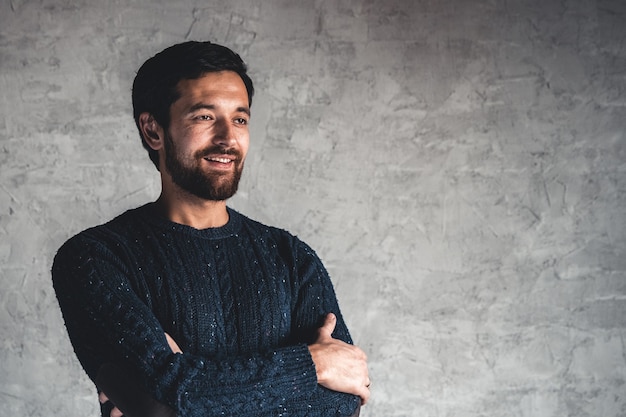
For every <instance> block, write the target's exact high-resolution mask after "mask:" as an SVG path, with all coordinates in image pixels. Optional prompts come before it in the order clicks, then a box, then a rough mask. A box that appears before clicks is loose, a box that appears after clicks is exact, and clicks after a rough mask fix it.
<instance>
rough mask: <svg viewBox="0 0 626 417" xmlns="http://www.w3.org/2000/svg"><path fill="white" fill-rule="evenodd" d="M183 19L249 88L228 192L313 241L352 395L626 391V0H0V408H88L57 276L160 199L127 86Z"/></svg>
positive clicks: (179, 35) (525, 400)
mask: <svg viewBox="0 0 626 417" xmlns="http://www.w3.org/2000/svg"><path fill="white" fill-rule="evenodd" d="M185 39H208V40H213V41H216V42H220V43H224V44H226V45H228V46H230V47H232V48H234V49H236V50H237V51H239V52H240V53H241V54H242V56H243V57H244V58H245V59H246V60H247V61H248V63H249V66H250V69H251V73H252V76H253V78H254V79H255V81H256V86H257V90H258V96H257V97H256V100H255V103H254V105H253V126H252V147H251V154H250V158H249V161H248V164H247V172H246V173H245V179H244V183H243V185H242V189H241V192H240V193H239V195H238V196H237V197H236V198H235V199H234V200H233V201H232V206H234V207H236V208H238V209H239V210H241V211H243V212H244V213H246V214H248V215H250V216H252V217H254V218H257V219H259V220H261V221H265V222H269V223H271V224H275V225H279V226H282V227H285V228H287V229H289V230H291V231H293V232H294V233H296V234H298V235H299V236H301V237H302V238H303V239H304V240H306V241H307V242H309V243H310V244H311V245H312V246H313V247H314V248H316V249H317V251H318V253H319V254H320V256H321V257H322V259H323V260H324V261H325V263H326V265H327V267H328V269H329V270H330V272H331V275H332V277H333V281H334V283H335V285H336V288H337V292H338V295H339V298H340V302H341V304H342V308H343V312H344V314H345V316H346V319H347V321H348V324H349V325H350V327H351V329H352V333H353V335H354V337H355V339H356V341H357V343H358V344H360V345H361V346H362V347H363V348H365V349H366V351H367V352H368V354H369V357H370V370H371V375H372V380H373V385H372V388H373V397H372V400H371V403H370V404H369V405H368V406H367V407H366V408H365V409H364V411H363V415H364V416H365V417H370V416H377V417H382V416H432V417H435V416H437V417H440V416H455V417H478V416H515V417H530V416H533V417H557V416H559V417H560V416H580V417H583V416H606V417H608V416H625V415H626V383H625V380H626V349H625V339H626V137H625V133H624V131H625V128H626V3H625V2H623V1H619V0H614V1H610V0H604V1H591V0H577V1H573V0H572V1H570V0H563V1H544V0H519V1H512V0H508V1H507V0H476V1H465V0H442V1H437V0H414V1H409V0H369V1H367V0H361V1H357V0H326V1H323V0H316V1H312V0H311V1H308V0H307V1H305V0H263V1H258V2H253V1H243V0H233V1H213V2H212V1H200V0H194V1H176V2H172V1H165V0H162V1H148V0H137V1H123V0H116V1H99V0H90V1H86V0H83V1H70V0H65V1H64V0H48V1H41V0H40V1H29V0H2V1H1V2H0V168H1V172H0V334H1V336H2V337H1V339H0V404H1V405H0V416H7V417H8V416H11V417H14V416H35V417H38V416H50V415H62V416H96V415H97V412H98V411H97V410H98V408H97V403H96V395H95V393H94V390H93V388H92V386H91V384H90V382H89V381H88V380H87V379H86V377H85V376H84V374H83V372H82V370H81V369H80V366H79V365H78V363H77V361H76V359H75V358H74V356H73V352H72V350H71V347H70V344H69V341H68V339H67V336H66V333H65V329H64V326H63V323H62V319H61V316H60V312H59V310H58V306H57V304H56V299H55V297H54V294H53V291H52V287H51V284H50V276H49V269H50V266H51V262H52V257H53V255H54V253H55V251H56V249H57V248H58V247H59V245H61V243H62V242H63V241H65V239H67V238H68V237H69V236H71V235H73V234H74V233H77V232H78V231H80V230H82V229H84V228H86V227H88V226H91V225H94V224H96V223H100V222H103V221H105V220H108V219H110V218H112V217H113V216H114V215H116V214H118V213H120V212H121V211H123V210H125V209H127V208H130V207H133V206H137V205H139V204H142V203H143V202H146V201H149V200H152V199H154V198H155V197H156V196H157V195H158V192H159V183H158V177H157V173H156V171H155V170H154V169H153V167H152V166H151V164H150V162H149V160H148V158H147V156H146V154H145V152H144V151H143V149H142V148H141V145H140V143H139V139H138V137H137V134H136V132H135V128H134V124H133V120H132V117H131V107H130V98H129V96H130V86H131V82H132V78H133V76H134V73H135V71H136V69H137V68H138V66H139V65H140V64H141V63H142V62H143V61H144V60H145V59H147V58H148V57H150V56H152V55H153V54H154V53H156V52H157V51H159V50H161V49H162V48H164V47H165V46H168V45H170V44H173V43H176V42H180V41H183V40H185Z"/></svg>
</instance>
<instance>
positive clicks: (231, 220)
mask: <svg viewBox="0 0 626 417" xmlns="http://www.w3.org/2000/svg"><path fill="white" fill-rule="evenodd" d="M226 210H227V211H228V222H227V223H226V224H225V225H224V226H221V227H210V228H208V229H196V228H195V227H191V226H187V225H185V224H180V223H175V222H173V221H170V220H169V219H166V218H165V217H163V216H161V215H160V214H159V213H158V211H157V210H156V208H155V203H153V202H152V203H147V204H144V205H143V206H141V207H137V208H136V209H134V210H132V211H133V212H134V215H135V216H137V218H138V219H139V220H140V221H145V222H147V223H150V224H152V225H154V226H157V227H158V228H160V229H162V230H163V231H166V230H167V231H170V232H176V233H182V234H185V235H189V236H193V237H198V238H202V239H223V238H227V237H230V236H234V235H236V234H237V233H238V232H239V230H241V222H242V220H241V217H242V215H241V214H239V213H238V212H236V211H235V210H233V209H231V208H229V207H226Z"/></svg>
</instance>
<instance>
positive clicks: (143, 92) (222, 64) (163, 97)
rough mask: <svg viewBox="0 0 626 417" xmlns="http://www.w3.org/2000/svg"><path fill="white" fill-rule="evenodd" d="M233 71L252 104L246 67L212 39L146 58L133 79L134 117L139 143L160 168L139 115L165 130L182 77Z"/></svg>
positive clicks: (198, 76) (251, 88) (157, 157)
mask: <svg viewBox="0 0 626 417" xmlns="http://www.w3.org/2000/svg"><path fill="white" fill-rule="evenodd" d="M219 71H234V72H236V73H237V74H239V76H240V77H241V79H242V80H243V83H244V85H245V86H246V90H247V92H248V104H249V105H252V96H253V95H254V86H253V85H252V80H251V79H250V77H249V76H248V74H247V72H246V71H247V67H246V64H245V63H244V62H243V60H242V59H241V58H240V57H239V55H238V54H236V53H235V52H233V51H231V50H230V49H228V48H227V47H225V46H221V45H217V44H214V43H211V42H196V41H189V42H184V43H179V44H177V45H173V46H170V47H169V48H167V49H164V50H163V51H161V52H159V53H158V54H156V55H155V56H153V57H152V58H150V59H148V60H147V61H146V62H145V63H144V64H143V65H142V66H141V68H139V71H137V75H136V76H135V81H134V82H133V116H134V117H135V123H136V124H137V128H138V129H140V130H139V136H140V137H141V143H142V144H143V147H144V148H146V150H147V151H148V154H149V155H150V159H151V160H152V162H153V163H154V165H155V166H156V167H157V169H158V167H159V156H158V153H157V152H156V151H155V150H153V149H152V148H150V147H149V146H148V145H147V144H146V142H145V140H144V139H143V135H142V133H141V128H140V126H139V115H140V114H141V113H144V112H148V113H150V114H151V115H152V117H154V119H155V120H156V121H157V123H158V124H159V125H160V126H161V127H162V128H163V129H165V130H167V129H168V128H169V125H170V106H171V105H172V103H174V102H175V101H176V100H178V99H179V98H180V93H179V91H178V90H177V89H176V86H177V85H178V82H179V81H181V80H192V79H197V78H200V77H201V76H202V75H204V74H206V73H208V72H219Z"/></svg>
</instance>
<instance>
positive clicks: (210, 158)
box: [204, 156, 235, 164]
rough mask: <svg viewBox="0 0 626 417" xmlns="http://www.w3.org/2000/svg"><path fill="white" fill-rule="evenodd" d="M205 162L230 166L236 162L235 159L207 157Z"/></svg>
mask: <svg viewBox="0 0 626 417" xmlns="http://www.w3.org/2000/svg"><path fill="white" fill-rule="evenodd" d="M204 160H205V161H209V162H218V163H220V164H229V163H231V162H234V161H235V159H234V158H227V157H224V156H206V157H204Z"/></svg>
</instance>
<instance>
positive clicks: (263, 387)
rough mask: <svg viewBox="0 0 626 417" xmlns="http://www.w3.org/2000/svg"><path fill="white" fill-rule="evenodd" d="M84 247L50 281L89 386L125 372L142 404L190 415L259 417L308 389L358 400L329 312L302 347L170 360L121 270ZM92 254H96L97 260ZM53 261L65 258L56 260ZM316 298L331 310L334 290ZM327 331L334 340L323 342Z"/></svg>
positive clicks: (341, 334) (160, 333) (356, 374)
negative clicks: (143, 396)
mask: <svg viewBox="0 0 626 417" xmlns="http://www.w3.org/2000/svg"><path fill="white" fill-rule="evenodd" d="M88 246H89V245H86V244H85V242H81V244H70V245H69V246H67V247H66V249H65V250H64V251H60V252H59V253H60V254H61V260H60V262H56V260H55V267H54V268H53V278H54V284H55V290H56V292H57V297H58V298H59V303H60V305H61V308H62V311H63V315H64V318H65V321H66V326H67V328H68V332H69V334H70V338H71V340H72V343H73V345H74V348H75V351H76V354H77V356H78V358H79V360H80V361H81V364H82V365H83V368H84V369H85V370H86V371H87V373H88V375H89V376H90V377H91V379H92V380H94V381H96V379H97V377H98V371H99V370H100V369H101V367H102V365H103V364H109V363H113V364H117V365H119V366H120V367H121V368H122V369H125V368H127V369H132V370H133V371H134V372H135V373H136V374H137V375H138V376H139V379H140V384H141V386H142V387H145V388H146V392H147V393H148V395H149V396H150V397H151V398H153V399H154V400H155V401H157V402H158V403H163V404H168V406H170V407H171V408H173V409H174V410H176V412H177V413H178V412H181V413H183V414H190V415H206V416H208V415H212V414H213V413H214V414H219V413H220V412H222V411H224V410H228V411H229V412H231V413H237V412H238V411H239V410H240V411H241V414H243V413H244V409H245V410H246V411H247V412H249V413H258V414H261V413H263V412H264V411H267V410H271V409H274V408H275V407H276V406H277V405H278V404H281V402H282V401H285V400H287V401H290V400H291V399H295V398H300V397H302V396H303V395H308V394H307V393H311V392H316V393H317V394H316V395H317V397H316V398H318V399H320V402H319V403H320V404H321V403H323V402H324V401H326V400H329V401H330V399H332V398H335V400H337V397H336V395H339V394H338V393H347V394H353V395H356V396H359V397H360V398H361V402H362V403H365V402H366V401H367V400H368V398H369V390H368V389H367V385H369V378H368V374H367V366H366V358H365V354H364V353H363V352H362V351H361V350H360V349H359V348H357V347H355V346H353V345H351V344H349V343H346V342H349V341H350V340H349V336H348V334H347V329H346V328H345V324H344V323H343V322H342V321H340V320H337V317H336V316H335V315H329V316H327V317H326V320H325V321H324V324H323V325H322V326H321V327H320V328H319V329H318V331H317V335H316V336H314V338H313V339H314V340H311V341H310V342H308V343H302V342H303V341H302V340H300V341H295V344H293V345H288V346H282V347H278V348H275V349H274V350H271V351H263V352H255V353H253V354H249V355H244V356H232V357H231V356H229V357H220V358H219V360H215V359H210V358H207V357H203V356H198V355H196V354H191V353H182V354H181V353H177V352H176V350H175V349H173V348H172V342H171V341H170V343H168V339H167V338H166V337H165V330H164V329H163V327H162V326H161V324H160V323H159V321H158V320H157V319H156V317H155V316H154V314H153V313H152V311H151V310H150V308H149V307H148V306H147V305H146V304H144V303H143V302H141V300H139V299H138V297H137V294H136V293H135V291H134V290H133V288H131V286H130V284H129V282H128V281H127V279H126V278H125V277H126V276H127V274H128V271H127V270H126V267H125V265H124V264H122V263H121V262H117V261H115V256H112V254H111V253H107V249H106V248H102V247H98V248H95V247H94V246H92V247H88ZM96 246H98V245H96ZM94 252H96V253H97V252H100V254H99V256H94ZM58 256H59V255H58ZM63 257H71V258H72V261H71V262H63ZM103 260H104V261H103ZM314 263H315V262H314ZM307 268H308V267H307ZM318 275H319V274H318ZM321 275H322V276H324V275H325V271H324V274H321ZM323 279H326V278H323ZM311 288H315V287H314V286H311ZM304 298H305V299H306V300H309V299H310V300H315V299H316V298H319V297H315V296H311V297H309V296H305V297H304ZM322 298H323V303H325V306H323V307H322V308H321V310H326V311H327V312H332V311H338V307H337V305H336V299H335V298H334V293H333V294H332V297H322ZM307 302H308V301H307ZM309 307H310V306H308V305H306V306H304V307H303V308H307V309H308V308H309ZM310 325H311V323H309V324H307V325H306V326H310ZM336 325H337V329H335V326H336ZM333 330H335V337H338V338H333V336H332V335H333ZM342 339H343V340H342ZM173 343H174V344H175V342H173ZM313 370H314V372H312V371H313ZM318 384H319V385H318ZM113 385H115V384H113ZM316 386H318V388H316ZM321 387H323V388H321ZM325 389H328V390H331V391H332V392H335V394H332V392H331V391H324V390H325ZM320 390H322V391H320ZM103 391H104V392H105V395H107V394H109V396H110V397H111V398H112V399H113V395H110V394H111V393H109V392H107V390H106V389H104V390H103ZM333 395H334V396H335V397H333ZM120 406H121V408H122V409H123V408H124V407H123V406H122V404H120ZM250 407H252V409H250ZM190 410H193V412H191V413H190ZM131 414H132V413H128V415H131Z"/></svg>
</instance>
